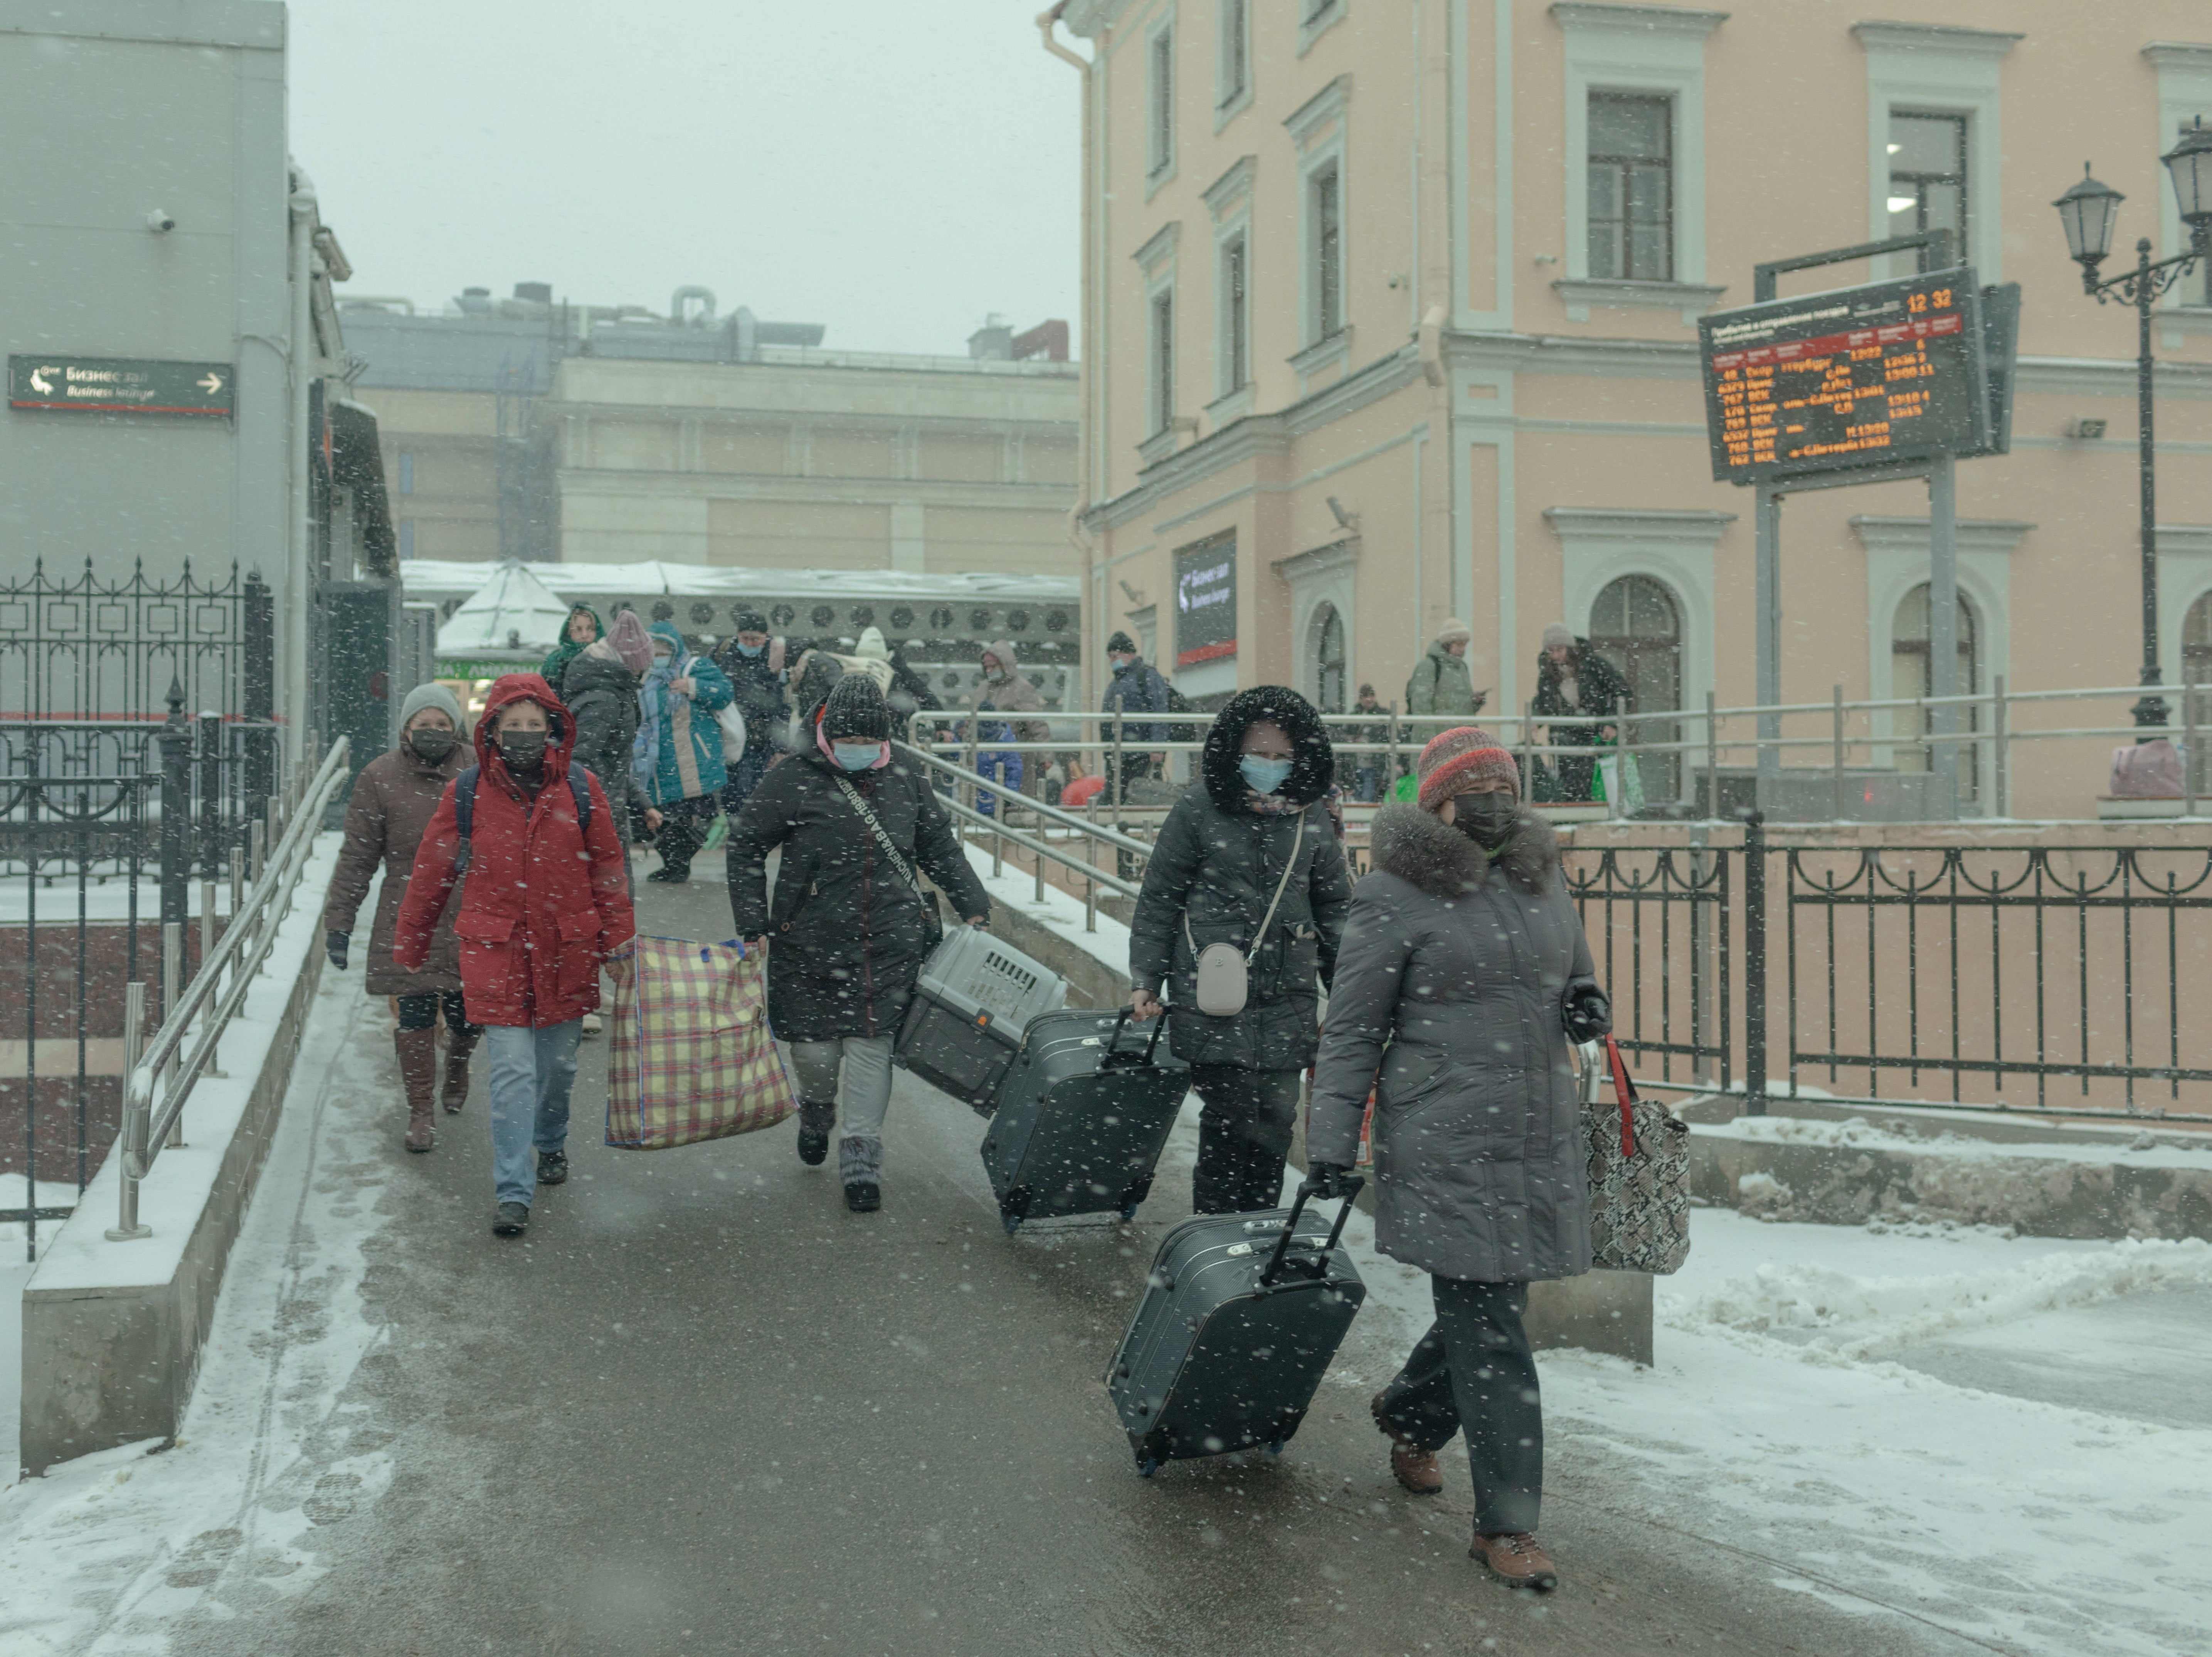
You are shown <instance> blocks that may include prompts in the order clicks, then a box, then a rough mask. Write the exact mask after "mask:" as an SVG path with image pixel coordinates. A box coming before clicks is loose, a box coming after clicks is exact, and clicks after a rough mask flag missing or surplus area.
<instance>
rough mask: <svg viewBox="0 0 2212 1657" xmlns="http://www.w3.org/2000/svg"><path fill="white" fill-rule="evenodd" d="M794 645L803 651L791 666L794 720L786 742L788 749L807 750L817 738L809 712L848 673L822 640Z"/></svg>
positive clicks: (790, 751) (794, 647)
mask: <svg viewBox="0 0 2212 1657" xmlns="http://www.w3.org/2000/svg"><path fill="white" fill-rule="evenodd" d="M830 642H832V643H834V642H835V640H831V641H830ZM792 648H793V649H794V650H797V651H798V652H799V654H798V657H797V659H795V661H794V662H793V666H792V668H791V723H790V725H789V726H788V727H787V729H786V731H785V732H784V736H783V746H784V751H785V752H787V753H790V754H804V753H805V752H806V751H807V750H809V748H810V747H811V745H812V744H813V741H814V734H813V731H812V729H811V726H810V725H809V724H808V715H810V714H811V713H812V712H813V711H814V710H815V709H816V708H817V707H820V706H821V705H822V700H823V697H825V696H827V695H829V688H830V687H831V686H832V685H834V684H836V683H837V681H838V680H839V679H841V678H842V677H844V675H845V665H844V663H843V661H842V659H840V658H838V657H837V656H836V655H834V654H832V653H831V652H830V651H829V647H828V646H827V645H824V644H823V643H821V642H819V641H817V642H816V643H814V644H811V645H805V646H800V645H798V644H794V645H793V646H792Z"/></svg>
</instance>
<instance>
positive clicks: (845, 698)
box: [822, 673, 891, 742]
mask: <svg viewBox="0 0 2212 1657" xmlns="http://www.w3.org/2000/svg"><path fill="white" fill-rule="evenodd" d="M822 734H823V736H824V737H828V738H829V740H830V741H831V742H838V741H844V742H884V741H887V740H888V739H889V738H890V734H891V710H890V705H889V704H888V703H886V702H885V701H884V693H883V692H882V691H880V690H878V689H877V688H876V682H875V681H874V680H873V679H872V678H870V677H868V676H867V675H866V674H865V673H848V674H847V675H846V676H845V677H843V678H842V679H840V680H838V681H837V683H836V684H834V685H832V686H830V688H829V695H827V696H825V697H823V701H822Z"/></svg>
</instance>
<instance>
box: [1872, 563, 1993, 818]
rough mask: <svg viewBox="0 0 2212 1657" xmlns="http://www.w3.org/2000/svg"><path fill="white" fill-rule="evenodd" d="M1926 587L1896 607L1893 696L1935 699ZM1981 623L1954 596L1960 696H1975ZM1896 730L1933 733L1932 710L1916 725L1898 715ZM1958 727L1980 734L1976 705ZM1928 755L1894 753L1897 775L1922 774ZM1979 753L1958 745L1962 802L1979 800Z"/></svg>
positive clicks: (1921, 750) (1916, 750)
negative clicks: (1918, 772)
mask: <svg viewBox="0 0 2212 1657" xmlns="http://www.w3.org/2000/svg"><path fill="white" fill-rule="evenodd" d="M1928 610H1929V603H1928V583H1927V582H1925V581H1923V582H1922V583H1921V584H1920V585H1919V586H1917V587H1915V588H1913V589H1912V591H1911V592H1908V593H1906V594H1905V597H1904V598H1902V599H1900V600H1899V602H1898V606H1897V619H1896V620H1895V622H1893V624H1892V625H1891V627H1890V630H1889V694H1890V695H1893V696H1932V695H1935V694H1936V659H1935V657H1934V656H1933V655H1931V654H1930V653H1929V647H1928V634H1929V615H1928ZM1981 630H1982V629H1981V618H1980V617H1979V616H1976V615H1975V614H1974V606H1973V604H1972V601H1971V600H1970V599H1968V598H1967V597H1966V594H1965V593H1963V592H1961V593H1960V595H1959V639H1958V652H1959V689H1958V692H1957V694H1958V695H1962V696H1972V695H1979V694H1980V692H1981V689H1982V655H1981ZM1893 723H1894V725H1895V726H1896V727H1899V728H1902V729H1904V730H1907V731H1911V730H1915V729H1916V728H1917V731H1923V732H1924V731H1932V730H1934V729H1935V728H1936V710H1935V709H1934V708H1932V707H1927V708H1923V709H1921V710H1920V717H1919V719H1918V720H1917V721H1914V720H1913V719H1912V716H1911V713H1909V712H1904V711H1902V710H1900V716H1899V718H1898V719H1896V720H1895V721H1894V722H1893ZM1959 724H1960V729H1962V730H1966V731H1979V730H1980V729H1981V728H1982V725H1981V709H1980V708H1979V707H1978V706H1976V705H1975V704H1973V703H1972V702H1969V703H1968V704H1967V705H1966V718H1965V719H1961V720H1960V722H1959ZM1932 758H1933V750H1930V749H1929V748H1926V747H1921V746H1916V747H1911V748H1900V749H1899V750H1897V768H1898V769H1899V770H1900V771H1925V770H1927V769H1928V768H1929V763H1930V761H1931V760H1932ZM1978 760H1979V754H1978V750H1977V748H1976V747H1975V745H1974V744H1971V743H1969V744H1963V745H1962V747H1961V749H1960V755H1959V798H1960V799H1962V800H1970V799H1978V798H1981V787H1980V771H1981V768H1980V765H1979V763H1978Z"/></svg>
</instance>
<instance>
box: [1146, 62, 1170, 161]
mask: <svg viewBox="0 0 2212 1657" xmlns="http://www.w3.org/2000/svg"><path fill="white" fill-rule="evenodd" d="M1146 50H1147V64H1148V76H1147V80H1146V109H1147V117H1146V126H1147V129H1148V130H1149V132H1150V134H1151V155H1150V157H1149V165H1148V166H1147V167H1146V173H1148V174H1150V175H1151V176H1152V177H1155V178H1157V177H1158V176H1159V174H1161V173H1164V172H1166V171H1167V170H1168V168H1169V167H1171V166H1173V165H1174V164H1175V137H1176V132H1175V30H1174V29H1173V28H1168V27H1164V28H1162V29H1160V30H1158V32H1157V33H1154V34H1153V36H1152V39H1151V41H1150V42H1149V43H1148V44H1147V48H1146Z"/></svg>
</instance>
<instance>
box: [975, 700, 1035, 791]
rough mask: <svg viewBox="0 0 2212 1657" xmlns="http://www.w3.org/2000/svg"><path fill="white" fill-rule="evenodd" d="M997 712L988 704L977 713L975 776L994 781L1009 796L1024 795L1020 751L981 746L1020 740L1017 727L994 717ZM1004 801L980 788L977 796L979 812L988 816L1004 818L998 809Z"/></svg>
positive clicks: (984, 704) (977, 710) (978, 709)
mask: <svg viewBox="0 0 2212 1657" xmlns="http://www.w3.org/2000/svg"><path fill="white" fill-rule="evenodd" d="M996 712H997V710H996V709H994V707H992V706H991V704H990V703H989V702H987V701H986V702H984V703H983V704H982V705H981V707H978V708H977V709H976V710H975V741H976V744H977V749H976V753H975V774H976V775H978V776H981V777H988V778H990V779H991V780H992V781H994V782H995V783H997V784H998V785H999V786H1000V788H1001V789H1003V790H1004V791H1005V792H1006V793H1008V794H1018V793H1020V792H1022V771H1023V766H1022V755H1021V753H1020V751H1019V750H1016V749H1012V748H985V747H982V746H981V744H984V743H994V742H998V743H1005V742H1014V741H1017V740H1018V738H1017V737H1015V735H1014V731H1015V730H1016V729H1017V727H1016V726H1015V725H1012V724H1010V723H1009V722H1008V721H1006V720H1005V719H997V718H994V717H992V716H993V715H994V714H995V713H996ZM1000 798H1001V796H1000V795H998V794H988V793H985V792H983V791H981V789H978V790H977V791H976V793H975V809H976V810H978V811H981V813H982V814H983V815H984V816H987V817H997V816H1001V815H1002V814H1001V813H1000V811H999V810H998V801H999V799H1000Z"/></svg>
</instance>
